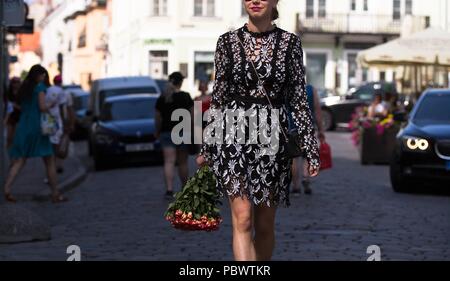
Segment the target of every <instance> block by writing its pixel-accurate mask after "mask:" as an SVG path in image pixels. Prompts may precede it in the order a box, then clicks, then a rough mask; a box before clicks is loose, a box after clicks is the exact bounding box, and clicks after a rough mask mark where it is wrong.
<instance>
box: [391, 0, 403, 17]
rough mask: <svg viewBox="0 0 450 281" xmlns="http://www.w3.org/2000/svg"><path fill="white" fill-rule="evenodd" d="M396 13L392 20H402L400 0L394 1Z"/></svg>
mask: <svg viewBox="0 0 450 281" xmlns="http://www.w3.org/2000/svg"><path fill="white" fill-rule="evenodd" d="M393 5H394V13H393V15H392V18H393V19H394V20H400V18H401V14H400V0H394V4H393Z"/></svg>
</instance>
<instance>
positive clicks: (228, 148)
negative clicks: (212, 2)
mask: <svg viewBox="0 0 450 281" xmlns="http://www.w3.org/2000/svg"><path fill="white" fill-rule="evenodd" d="M237 37H238V38H239V39H240V40H239V39H238V38H237ZM250 60H251V61H252V62H253V63H252V62H251V61H250ZM252 64H253V65H254V66H253V65H252ZM215 67H216V77H215V85H214V90H213V95H212V102H211V108H210V112H209V117H208V124H209V125H208V126H207V127H206V129H205V131H204V137H203V140H204V142H203V146H202V151H201V154H202V155H203V156H204V157H205V159H206V160H207V162H208V163H209V165H210V167H211V169H212V171H213V172H214V174H215V176H216V179H217V188H218V189H219V192H220V194H221V195H227V196H229V197H232V198H233V197H242V198H245V197H246V198H247V199H249V200H251V201H252V202H253V204H255V205H266V206H269V207H270V206H278V205H280V204H283V205H285V206H289V186H290V182H291V178H292V175H291V164H292V160H291V159H289V157H287V156H286V154H285V141H284V137H283V134H282V133H281V131H280V130H281V129H283V130H285V132H287V131H288V114H289V112H290V114H291V116H292V119H293V121H294V123H295V125H296V129H297V130H298V133H299V134H298V135H299V138H300V143H301V145H302V147H304V151H305V158H306V160H307V161H308V163H309V164H310V165H311V166H313V167H319V166H320V160H319V151H318V150H319V149H318V143H317V138H316V136H315V130H314V126H313V122H312V116H311V110H310V109H309V106H308V102H307V96H306V92H305V70H304V65H303V50H302V45H301V41H300V38H299V37H298V36H296V35H294V34H292V33H289V32H287V31H284V30H282V29H280V28H278V27H276V26H275V27H274V29H272V30H270V31H267V32H262V33H254V32H251V31H249V30H248V27H247V25H245V26H243V27H241V28H240V29H238V30H235V31H230V32H228V33H225V34H224V35H222V36H220V38H219V40H218V43H217V49H216V54H215ZM255 68H256V71H257V73H258V74H256V72H255ZM256 75H258V76H259V79H258V76H256ZM262 88H264V89H265V92H266V93H267V94H268V95H269V96H270V100H271V104H272V107H271V106H270V103H269V102H268V99H267V97H266V95H265V94H264V91H262ZM288 107H289V108H290V111H288V110H287V108H288ZM271 108H275V109H277V110H279V111H278V112H276V113H278V114H275V115H272V114H271V112H272V111H271ZM230 112H240V113H237V114H234V117H233V114H230ZM242 112H244V113H242ZM256 115H257V116H258V117H257V118H252V117H254V116H256ZM274 116H275V117H274ZM276 119H278V121H277V120H276ZM239 121H242V122H239ZM230 122H231V123H233V122H234V123H233V124H235V127H236V128H237V129H235V130H234V134H233V131H232V130H230V127H232V126H228V124H231V123H230ZM274 122H275V123H276V125H278V124H281V127H282V128H281V129H280V128H278V134H276V133H275V131H276V130H277V128H276V127H273V125H274ZM277 122H279V123H277ZM249 128H252V129H249ZM254 128H257V130H254ZM263 129H266V130H267V132H270V133H274V134H272V135H275V136H276V137H277V140H278V141H279V142H277V143H278V145H277V146H274V143H273V142H270V143H267V141H266V142H263V141H260V140H259V139H260V138H261V135H262V134H263V135H264V136H267V135H268V134H267V133H266V134H264V133H261V131H263ZM238 132H241V133H242V134H239V133H238ZM263 132H264V131H263ZM243 136H245V139H244V140H243ZM221 139H222V141H220V140H221ZM255 140H256V142H255ZM274 147H275V149H276V150H275V151H276V153H267V152H268V151H271V149H272V151H273V149H274Z"/></svg>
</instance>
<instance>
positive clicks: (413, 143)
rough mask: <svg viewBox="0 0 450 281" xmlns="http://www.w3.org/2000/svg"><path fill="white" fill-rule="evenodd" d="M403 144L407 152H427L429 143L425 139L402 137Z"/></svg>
mask: <svg viewBox="0 0 450 281" xmlns="http://www.w3.org/2000/svg"><path fill="white" fill-rule="evenodd" d="M403 143H404V145H405V147H406V148H407V149H408V150H411V151H427V150H428V148H430V143H429V142H428V141H427V140H426V139H422V138H417V137H410V136H404V137H403Z"/></svg>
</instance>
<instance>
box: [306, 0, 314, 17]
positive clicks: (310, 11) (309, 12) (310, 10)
mask: <svg viewBox="0 0 450 281" xmlns="http://www.w3.org/2000/svg"><path fill="white" fill-rule="evenodd" d="M306 17H307V18H312V17H314V0H306Z"/></svg>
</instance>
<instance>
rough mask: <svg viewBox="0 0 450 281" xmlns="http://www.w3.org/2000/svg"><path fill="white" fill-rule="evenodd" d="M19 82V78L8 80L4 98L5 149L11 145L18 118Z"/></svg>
mask: <svg viewBox="0 0 450 281" xmlns="http://www.w3.org/2000/svg"><path fill="white" fill-rule="evenodd" d="M20 85H21V81H20V78H18V77H14V78H12V79H11V80H10V82H9V86H8V91H7V92H6V95H5V96H4V102H5V111H4V112H5V119H4V122H5V126H6V147H7V148H9V147H10V146H11V144H12V141H13V138H14V134H15V132H16V125H17V122H19V118H20V107H19V105H18V104H17V96H18V93H19V89H20Z"/></svg>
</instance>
